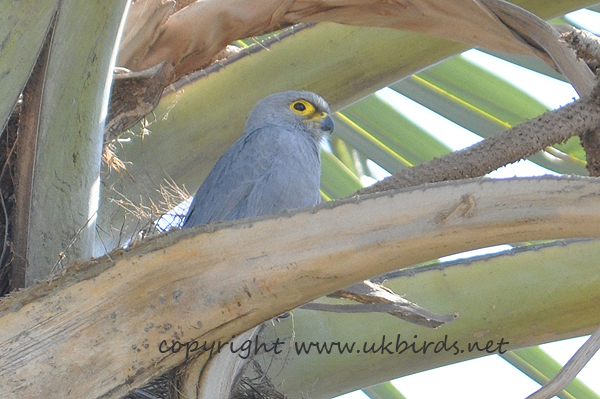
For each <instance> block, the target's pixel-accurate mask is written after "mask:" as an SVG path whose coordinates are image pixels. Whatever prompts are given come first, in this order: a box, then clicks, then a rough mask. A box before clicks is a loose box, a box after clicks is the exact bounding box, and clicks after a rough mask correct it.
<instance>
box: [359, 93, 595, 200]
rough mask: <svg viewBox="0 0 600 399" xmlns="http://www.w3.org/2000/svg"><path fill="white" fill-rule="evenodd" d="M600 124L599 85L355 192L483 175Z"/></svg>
mask: <svg viewBox="0 0 600 399" xmlns="http://www.w3.org/2000/svg"><path fill="white" fill-rule="evenodd" d="M598 126H600V101H599V97H598V88H596V89H595V90H594V92H592V94H591V95H590V96H587V97H584V98H582V99H580V100H577V101H574V102H573V103H571V104H568V105H566V106H564V107H562V108H560V109H557V110H555V111H549V112H547V113H545V114H543V115H541V116H538V117H537V118H534V119H532V120H530V121H528V122H525V123H522V124H520V125H518V126H515V127H513V128H512V129H509V130H505V131H503V132H500V133H497V134H495V135H493V136H491V137H488V138H487V139H485V140H483V141H481V142H479V143H477V144H474V145H472V146H471V147H468V148H466V149H464V150H461V151H456V152H453V153H450V154H448V155H445V156H443V157H440V158H436V159H434V160H432V161H429V162H426V163H423V164H420V165H416V166H414V167H412V168H408V169H403V170H401V171H400V172H398V173H396V174H395V175H393V176H390V177H388V178H387V179H384V180H382V181H380V182H378V183H375V184H374V185H372V186H370V187H366V188H364V189H362V190H359V191H357V192H356V193H355V194H354V195H363V194H370V193H375V192H379V191H386V190H393V189H398V188H403V187H412V186H418V185H421V184H425V183H434V182H440V181H447V180H458V179H467V178H473V177H480V176H484V175H485V174H487V173H490V172H492V171H494V170H496V169H498V168H499V167H501V166H504V165H506V164H509V163H513V162H517V161H519V160H521V159H524V158H527V157H529V156H531V155H533V154H534V153H536V152H537V151H539V150H540V149H542V148H544V147H547V146H551V145H553V144H556V143H562V142H564V141H566V140H567V139H569V138H570V137H573V136H576V135H579V134H581V133H582V132H586V131H588V130H593V129H596V128H597V127H598Z"/></svg>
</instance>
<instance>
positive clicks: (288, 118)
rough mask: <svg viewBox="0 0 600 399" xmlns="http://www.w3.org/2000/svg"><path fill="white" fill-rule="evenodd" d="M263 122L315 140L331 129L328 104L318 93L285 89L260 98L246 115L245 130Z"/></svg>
mask: <svg viewBox="0 0 600 399" xmlns="http://www.w3.org/2000/svg"><path fill="white" fill-rule="evenodd" d="M265 125H276V126H279V127H284V128H287V129H296V130H298V129H299V130H301V131H304V132H306V133H308V134H310V136H312V137H313V138H314V139H315V140H316V141H317V142H318V141H320V140H321V139H322V138H323V136H324V135H325V133H331V132H332V131H333V119H331V116H329V105H328V104H327V102H326V101H325V100H323V98H322V97H321V96H319V95H317V94H315V93H312V92H310V91H285V92H282V93H275V94H272V95H270V96H268V97H265V98H263V99H262V100H260V101H259V102H258V103H257V104H256V105H255V106H254V109H253V110H252V112H251V113H250V116H249V117H248V122H247V124H246V126H247V131H252V130H254V129H257V128H260V127H263V126H265Z"/></svg>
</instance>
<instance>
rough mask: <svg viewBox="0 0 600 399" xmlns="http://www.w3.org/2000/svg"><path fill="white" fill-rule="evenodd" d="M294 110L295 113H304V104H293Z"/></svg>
mask: <svg viewBox="0 0 600 399" xmlns="http://www.w3.org/2000/svg"><path fill="white" fill-rule="evenodd" d="M294 109H295V110H296V111H300V112H302V111H304V110H305V109H306V106H305V105H304V104H302V103H294Z"/></svg>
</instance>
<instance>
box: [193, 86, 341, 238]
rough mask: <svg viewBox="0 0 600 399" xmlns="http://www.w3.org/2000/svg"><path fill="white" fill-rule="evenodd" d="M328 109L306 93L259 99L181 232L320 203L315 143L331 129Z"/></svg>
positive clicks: (199, 193) (204, 186) (198, 196)
mask: <svg viewBox="0 0 600 399" xmlns="http://www.w3.org/2000/svg"><path fill="white" fill-rule="evenodd" d="M329 114H330V110H329V105H328V104H327V102H326V101H325V100H324V99H323V98H322V97H321V96H319V95H317V94H315V93H313V92H309V91H285V92H281V93H275V94H272V95H270V96H268V97H265V98H263V99H262V100H260V101H259V102H258V103H256V105H255V106H254V108H253V109H252V111H251V112H250V115H249V116H248V119H247V121H246V126H245V129H244V132H243V134H242V136H241V137H240V138H239V139H238V140H237V141H236V142H235V143H234V144H233V145H232V146H231V147H230V148H229V149H228V150H227V151H226V152H225V154H223V156H222V157H221V158H220V159H219V160H218V161H217V163H216V164H215V166H214V167H213V169H212V170H211V172H210V173H209V175H208V176H207V178H206V179H205V180H204V182H203V183H202V185H201V186H200V188H199V189H198V191H197V192H196V194H195V195H194V199H193V201H192V203H191V205H190V207H189V209H188V212H187V214H186V216H185V219H184V222H183V226H182V227H183V228H189V227H193V226H197V225H203V224H209V223H214V222H221V221H231V220H237V219H242V218H249V217H255V216H262V215H268V214H276V213H279V212H281V211H284V210H291V209H297V208H303V207H309V206H312V205H317V204H319V202H320V200H321V194H320V185H321V184H320V181H321V160H320V143H321V141H322V139H323V137H325V136H326V135H327V134H331V133H332V131H333V127H334V124H333V119H332V118H331V116H330V115H329Z"/></svg>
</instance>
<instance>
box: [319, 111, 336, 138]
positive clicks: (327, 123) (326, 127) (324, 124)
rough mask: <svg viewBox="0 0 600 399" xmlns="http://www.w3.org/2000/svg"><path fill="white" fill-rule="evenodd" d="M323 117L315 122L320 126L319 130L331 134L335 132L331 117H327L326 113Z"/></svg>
mask: <svg viewBox="0 0 600 399" xmlns="http://www.w3.org/2000/svg"><path fill="white" fill-rule="evenodd" d="M323 115H324V116H323V117H322V118H320V119H318V120H316V121H315V122H316V123H317V124H318V125H319V129H321V130H323V131H325V132H327V133H329V134H331V132H333V119H331V116H329V115H327V114H326V113H323Z"/></svg>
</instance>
